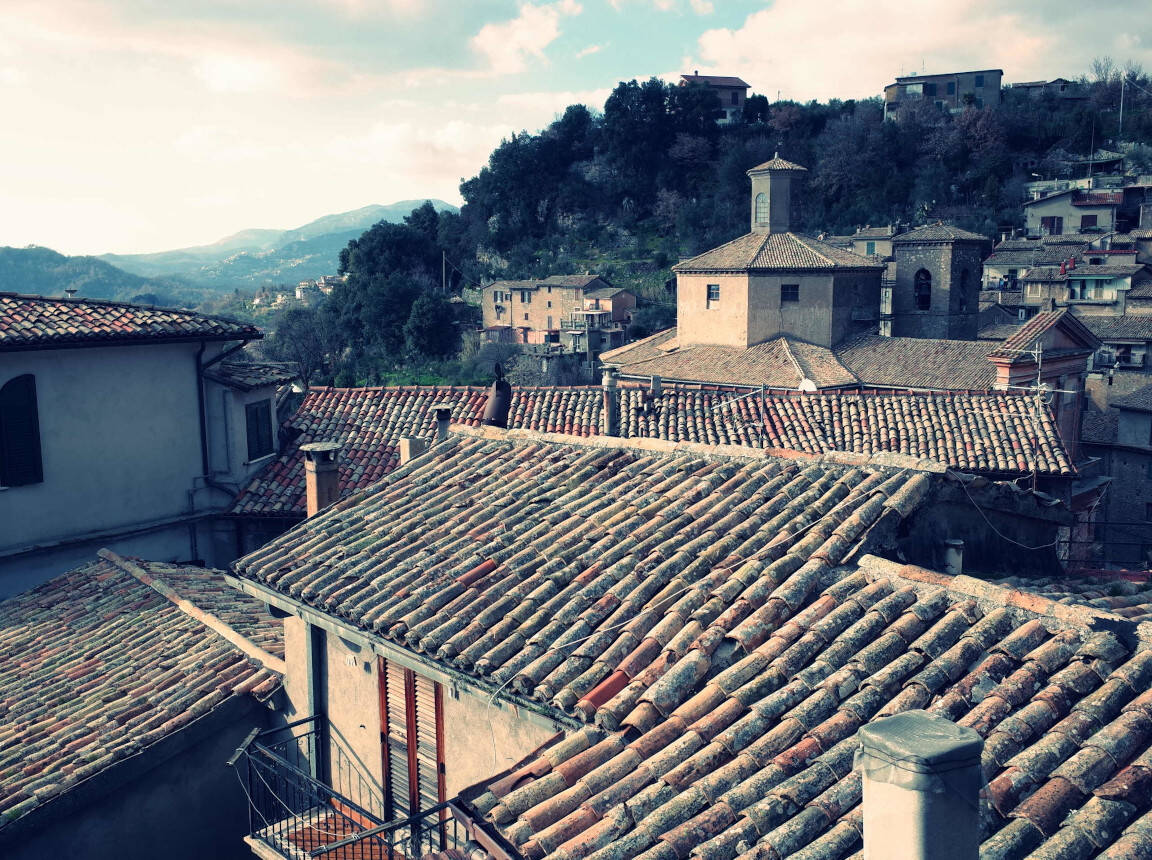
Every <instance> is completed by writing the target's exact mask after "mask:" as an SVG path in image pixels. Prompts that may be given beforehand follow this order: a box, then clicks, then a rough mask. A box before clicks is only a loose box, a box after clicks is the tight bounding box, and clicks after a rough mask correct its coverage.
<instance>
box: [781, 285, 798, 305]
mask: <svg viewBox="0 0 1152 860" xmlns="http://www.w3.org/2000/svg"><path fill="white" fill-rule="evenodd" d="M798 301H800V285H799V284H781V285H780V304H784V302H798Z"/></svg>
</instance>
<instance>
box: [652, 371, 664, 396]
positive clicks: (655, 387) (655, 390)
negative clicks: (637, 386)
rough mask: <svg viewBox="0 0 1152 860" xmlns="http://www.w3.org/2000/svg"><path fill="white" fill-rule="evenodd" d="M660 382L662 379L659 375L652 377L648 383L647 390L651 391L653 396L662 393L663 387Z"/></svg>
mask: <svg viewBox="0 0 1152 860" xmlns="http://www.w3.org/2000/svg"><path fill="white" fill-rule="evenodd" d="M661 382H662V380H661V379H660V377H659V376H653V377H652V381H651V382H650V383H649V391H651V393H652V396H653V397H659V396H660V395H661V394H663V393H664V388H663V386H662V385H661Z"/></svg>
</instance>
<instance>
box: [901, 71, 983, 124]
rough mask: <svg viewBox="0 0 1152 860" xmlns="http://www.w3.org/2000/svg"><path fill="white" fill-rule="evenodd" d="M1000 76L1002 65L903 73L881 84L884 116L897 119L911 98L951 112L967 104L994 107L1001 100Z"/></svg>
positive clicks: (959, 109)
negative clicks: (884, 84) (936, 71)
mask: <svg viewBox="0 0 1152 860" xmlns="http://www.w3.org/2000/svg"><path fill="white" fill-rule="evenodd" d="M1003 77H1004V71H1003V70H1002V69H982V70H978V71H972V72H948V73H946V74H941V75H904V76H902V77H899V78H897V79H896V82H895V83H891V84H888V86H886V87H884V118H885V119H899V117H900V115H901V113H902V112H903V111H905V110H906V109H907V106H908V104H909V103H910V102H920V101H924V102H930V103H932V104H933V105H935V106H936V107H937V108H939V109H941V110H946V111H949V112H950V113H959V112H960V111H962V110H964V108H966V107H978V108H980V107H985V106H988V107H994V106H996V105H998V104H1000V81H1001V79H1002V78H1003Z"/></svg>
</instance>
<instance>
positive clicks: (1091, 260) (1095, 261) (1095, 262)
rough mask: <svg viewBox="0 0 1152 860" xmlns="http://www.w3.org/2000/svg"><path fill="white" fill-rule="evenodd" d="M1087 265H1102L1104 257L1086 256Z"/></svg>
mask: <svg viewBox="0 0 1152 860" xmlns="http://www.w3.org/2000/svg"><path fill="white" fill-rule="evenodd" d="M1088 265H1090V266H1103V265H1104V258H1103V257H1089V258H1088Z"/></svg>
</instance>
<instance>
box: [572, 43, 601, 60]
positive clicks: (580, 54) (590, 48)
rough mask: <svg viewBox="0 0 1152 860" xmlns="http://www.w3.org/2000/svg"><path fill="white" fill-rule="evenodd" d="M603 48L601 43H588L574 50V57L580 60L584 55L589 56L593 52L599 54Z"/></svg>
mask: <svg viewBox="0 0 1152 860" xmlns="http://www.w3.org/2000/svg"><path fill="white" fill-rule="evenodd" d="M603 50H604V46H603V45H588V46H587V47H586V48H581V49H580V50H579V51H577V52H576V59H577V60H581V59H583V58H584V57H590V56H592V55H593V54H599V53H600V52H601V51H603Z"/></svg>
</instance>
